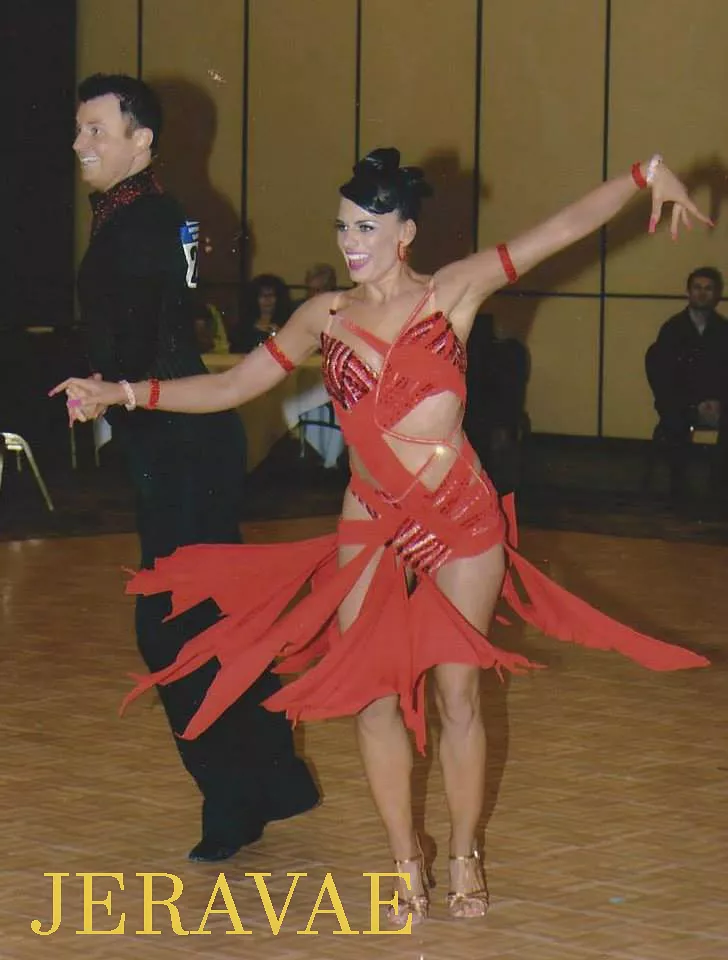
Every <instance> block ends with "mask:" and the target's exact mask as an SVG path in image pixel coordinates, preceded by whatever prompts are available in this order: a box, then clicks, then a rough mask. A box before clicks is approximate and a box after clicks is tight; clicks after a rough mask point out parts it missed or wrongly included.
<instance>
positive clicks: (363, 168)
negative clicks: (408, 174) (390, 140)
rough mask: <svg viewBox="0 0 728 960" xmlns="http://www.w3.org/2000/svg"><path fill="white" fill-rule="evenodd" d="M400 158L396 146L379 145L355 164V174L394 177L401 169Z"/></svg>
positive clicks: (356, 175)
mask: <svg viewBox="0 0 728 960" xmlns="http://www.w3.org/2000/svg"><path fill="white" fill-rule="evenodd" d="M399 158H400V153H399V150H397V148H396V147H377V149H376V150H372V152H371V153H368V154H367V155H366V156H365V157H364V158H363V159H362V160H360V161H359V162H358V163H356V164H354V176H355V177H367V176H368V177H371V176H374V177H394V176H396V175H397V173H398V171H399Z"/></svg>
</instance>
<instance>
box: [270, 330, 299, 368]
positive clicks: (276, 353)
mask: <svg viewBox="0 0 728 960" xmlns="http://www.w3.org/2000/svg"><path fill="white" fill-rule="evenodd" d="M263 346H264V347H265V349H266V350H267V351H268V353H269V354H270V355H271V356H272V357H273V359H274V360H275V362H276V363H277V364H278V365H279V366H280V367H283V369H284V370H285V371H286V373H291V372H292V371H293V370H295V369H296V365H295V364H294V363H292V362H291V361H290V360H289V359H288V357H287V356H286V355H285V353H284V352H283V351H282V350H281V348H280V347H279V346H278V344H277V343H276V341H275V337H268V339H267V340H266V341H265V342H264V343H263Z"/></svg>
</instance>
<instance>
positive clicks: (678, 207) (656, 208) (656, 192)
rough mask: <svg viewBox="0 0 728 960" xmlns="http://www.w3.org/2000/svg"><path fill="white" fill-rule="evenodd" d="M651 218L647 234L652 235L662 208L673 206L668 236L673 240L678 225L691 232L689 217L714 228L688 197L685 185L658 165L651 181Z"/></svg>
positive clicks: (659, 218)
mask: <svg viewBox="0 0 728 960" xmlns="http://www.w3.org/2000/svg"><path fill="white" fill-rule="evenodd" d="M651 186H652V216H651V217H650V227H649V232H650V233H654V232H655V230H656V229H657V224H658V223H659V222H660V220H661V219H662V208H663V206H664V205H665V204H666V203H672V204H674V206H673V208H672V221H671V223H670V234H671V236H672V239H673V240H677V235H678V229H679V227H680V224H681V223H682V224H683V226H685V227H687V229H688V230H692V227H693V225H692V223H691V220H690V217H691V215H692V216H693V217H695V219H696V220H700V222H701V223H706V224H707V225H708V226H710V227H712V226H714V224H713V221H712V220H711V219H710V218H709V217H706V216H705V214H703V213H701V212H700V210H698V208H697V207H696V205H695V204H694V203H693V201H692V200H691V199H690V197H689V196H688V191H687V189H686V187H685V185H684V184H683V183H682V182H681V181H680V180H678V178H677V177H676V176H675V174H674V173H673V172H672V171H671V170H670V169H668V167H666V166H665V164H664V163H660V164H659V165H658V166H657V168H656V170H655V175H654V180H653V181H652V185H651Z"/></svg>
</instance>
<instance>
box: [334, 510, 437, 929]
mask: <svg viewBox="0 0 728 960" xmlns="http://www.w3.org/2000/svg"><path fill="white" fill-rule="evenodd" d="M362 514H363V508H361V507H360V505H359V504H358V503H357V502H356V501H353V503H352V502H351V500H350V499H349V498H347V499H346V500H345V502H344V511H343V515H344V517H345V518H346V519H357V520H359V519H363V518H364V517H366V516H368V515H366V514H364V516H362ZM360 549H361V548H359V547H349V546H347V547H342V548H341V549H340V551H339V562H340V563H341V564H346V563H347V562H348V561H350V560H351V559H353V558H354V557H355V556H356V555H357V553H358V552H359V550H360ZM382 552H383V551H381V550H380V551H378V552H377V553H376V554H375V556H374V557H373V558H372V560H371V562H370V563H369V564H368V565H367V567H366V568H365V570H364V572H363V573H362V575H361V576H360V578H359V580H358V581H357V583H356V584H355V586H354V588H353V589H352V590H351V592H350V593H349V595H348V596H347V597H346V598H345V600H344V601H343V602H342V604H341V605H340V607H339V611H338V614H339V626H340V629H341V630H342V631H343V630H346V629H347V628H348V627H349V626H351V624H352V623H353V622H354V620H355V619H356V617H357V616H358V614H359V611H360V609H361V607H362V604H363V602H364V599H365V596H366V592H367V590H368V588H369V585H370V584H371V581H372V578H373V576H374V573H375V571H376V568H377V564H378V563H379V560H380V558H381V555H382ZM356 724H357V739H358V743H359V750H360V752H361V757H362V762H363V764H364V770H365V773H366V777H367V781H368V783H369V788H370V790H371V792H372V796H373V798H374V803H375V805H376V808H377V811H378V813H379V816H380V817H381V819H382V823H383V824H384V829H385V830H386V833H387V838H388V841H389V848H390V850H391V853H392V858H393V859H394V860H398V861H405V860H407V861H411V860H415V859H416V858H417V857H418V856H419V847H418V840H417V836H416V834H415V829H414V824H413V814H412V792H411V778H412V748H411V745H410V740H409V736H408V734H407V731H406V728H405V725H404V722H403V719H402V714H401V712H400V709H399V703H398V699H397V697H396V696H391V697H383V698H382V699H380V700H376V701H375V702H374V703H371V704H370V705H369V706H367V707H365V708H364V710H362V711H361V712H360V713H359V714H358V716H357V718H356ZM402 872H404V873H408V874H409V877H410V890H407V888H406V886H405V885H404V884H403V883H399V884H395V889H397V890H398V892H399V895H400V901H402V900H404V899H408V898H410V897H411V896H413V895H415V896H419V895H422V894H423V893H424V892H425V889H424V885H423V877H422V872H421V870H420V869H419V868H418V864H417V863H413V864H411V865H407V866H406V867H405V869H404V870H403V871H402ZM399 917H400V919H401V921H402V922H404V921H406V919H407V914H406V912H403V911H402V910H401V907H400V913H399Z"/></svg>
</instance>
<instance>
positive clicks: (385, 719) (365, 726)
mask: <svg viewBox="0 0 728 960" xmlns="http://www.w3.org/2000/svg"><path fill="white" fill-rule="evenodd" d="M356 724H357V727H358V729H359V732H360V733H363V734H364V735H367V734H368V735H370V736H381V735H387V734H390V733H391V732H392V729H393V728H395V727H398V726H401V724H402V717H401V715H400V712H399V706H398V701H397V697H394V696H392V697H382V698H381V700H375V701H374V702H373V703H370V704H369V705H368V706H366V707H364V709H363V710H361V711H360V712H359V713H358V714H357V716H356Z"/></svg>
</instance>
